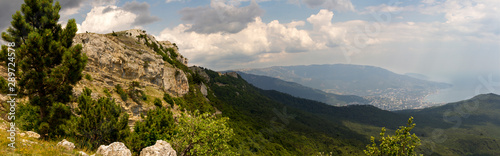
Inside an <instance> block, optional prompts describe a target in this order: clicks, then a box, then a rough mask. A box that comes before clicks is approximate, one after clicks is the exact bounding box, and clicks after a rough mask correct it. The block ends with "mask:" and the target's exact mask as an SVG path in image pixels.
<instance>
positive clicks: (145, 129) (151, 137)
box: [127, 108, 175, 154]
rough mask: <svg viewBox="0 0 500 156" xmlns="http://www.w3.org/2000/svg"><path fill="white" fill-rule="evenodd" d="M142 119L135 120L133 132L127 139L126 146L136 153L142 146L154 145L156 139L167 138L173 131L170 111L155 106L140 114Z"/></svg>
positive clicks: (172, 119)
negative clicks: (142, 114)
mask: <svg viewBox="0 0 500 156" xmlns="http://www.w3.org/2000/svg"><path fill="white" fill-rule="evenodd" d="M142 118H143V120H142V121H137V122H136V123H135V126H134V132H132V133H131V135H130V137H129V138H128V139H127V147H129V148H130V150H132V152H133V153H134V154H138V153H139V152H140V151H141V150H142V149H143V148H144V147H147V146H151V145H154V144H155V143H156V140H169V139H170V138H171V136H172V135H173V133H174V128H175V124H174V122H175V121H174V118H173V115H172V111H170V109H165V108H157V109H154V110H150V111H148V112H147V116H146V117H144V116H142Z"/></svg>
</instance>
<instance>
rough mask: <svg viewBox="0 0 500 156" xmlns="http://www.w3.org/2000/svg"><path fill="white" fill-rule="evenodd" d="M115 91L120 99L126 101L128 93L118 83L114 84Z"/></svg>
mask: <svg viewBox="0 0 500 156" xmlns="http://www.w3.org/2000/svg"><path fill="white" fill-rule="evenodd" d="M115 91H116V93H118V94H119V95H120V97H121V98H122V100H123V101H124V102H127V98H128V95H127V93H126V92H125V91H124V90H123V88H122V86H121V85H120V84H117V85H116V86H115Z"/></svg>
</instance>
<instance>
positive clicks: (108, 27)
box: [79, 1, 159, 33]
mask: <svg viewBox="0 0 500 156" xmlns="http://www.w3.org/2000/svg"><path fill="white" fill-rule="evenodd" d="M158 20H159V18H158V17H156V16H152V15H151V14H150V11H149V4H147V3H146V2H143V3H139V2H135V1H133V2H127V3H125V4H124V5H123V6H122V7H117V6H114V5H108V6H95V7H94V8H92V10H91V11H90V12H89V13H87V17H86V18H85V20H84V21H83V22H82V24H81V26H80V27H81V29H79V30H81V31H79V32H85V31H89V32H96V33H109V32H111V31H118V30H125V29H131V28H140V27H141V26H142V25H146V24H150V23H153V22H156V21H158Z"/></svg>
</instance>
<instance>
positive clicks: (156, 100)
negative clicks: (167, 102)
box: [153, 98, 163, 108]
mask: <svg viewBox="0 0 500 156" xmlns="http://www.w3.org/2000/svg"><path fill="white" fill-rule="evenodd" d="M153 103H154V104H155V106H156V107H159V108H161V107H163V105H162V103H161V100H160V99H159V98H155V101H154V102H153Z"/></svg>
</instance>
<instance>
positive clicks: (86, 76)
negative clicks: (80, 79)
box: [85, 74, 93, 81]
mask: <svg viewBox="0 0 500 156" xmlns="http://www.w3.org/2000/svg"><path fill="white" fill-rule="evenodd" d="M85 79H87V80H89V81H92V80H93V79H92V76H90V74H85Z"/></svg>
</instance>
